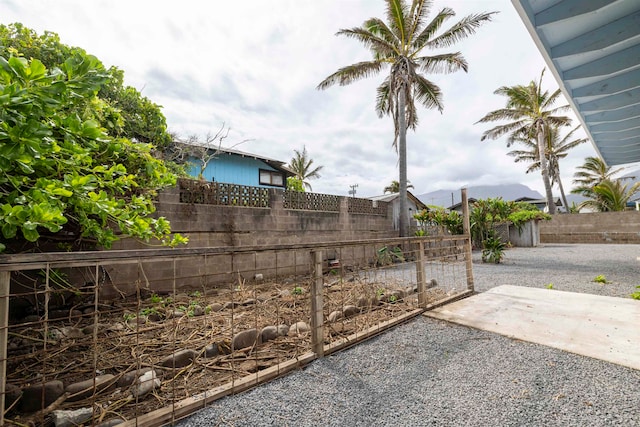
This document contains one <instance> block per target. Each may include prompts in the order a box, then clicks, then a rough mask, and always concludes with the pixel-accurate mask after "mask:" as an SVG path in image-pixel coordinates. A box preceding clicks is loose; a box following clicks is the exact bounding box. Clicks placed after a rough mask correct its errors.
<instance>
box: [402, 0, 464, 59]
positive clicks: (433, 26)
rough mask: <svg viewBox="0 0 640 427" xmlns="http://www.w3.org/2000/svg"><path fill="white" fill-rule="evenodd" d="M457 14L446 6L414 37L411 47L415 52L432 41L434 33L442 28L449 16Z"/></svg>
mask: <svg viewBox="0 0 640 427" xmlns="http://www.w3.org/2000/svg"><path fill="white" fill-rule="evenodd" d="M454 16H456V13H455V12H454V11H453V9H450V8H448V7H445V8H444V9H442V10H441V11H440V12H438V14H437V15H436V16H435V17H434V18H433V19H432V20H431V22H429V24H427V26H426V27H425V28H424V29H423V30H422V31H421V32H420V34H418V36H417V37H415V38H414V40H413V43H412V45H411V48H412V49H413V51H414V52H418V51H420V50H421V49H422V48H424V47H425V45H426V44H427V43H429V42H430V41H431V39H432V38H433V37H434V35H435V34H436V33H437V32H438V31H439V30H440V28H441V27H442V24H443V23H445V22H446V21H447V20H448V19H449V18H452V17H454Z"/></svg>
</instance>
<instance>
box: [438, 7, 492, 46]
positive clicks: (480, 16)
mask: <svg viewBox="0 0 640 427" xmlns="http://www.w3.org/2000/svg"><path fill="white" fill-rule="evenodd" d="M496 13H498V12H487V13H476V14H471V15H467V16H465V17H464V18H462V19H461V20H460V21H458V22H456V23H455V24H453V26H452V27H451V28H449V29H448V30H447V31H445V32H444V33H442V34H440V35H439V36H437V37H436V38H434V39H431V40H430V41H429V42H428V43H426V45H427V46H429V47H430V48H436V49H439V48H443V47H449V46H452V45H454V44H455V43H457V42H459V41H461V40H464V39H466V38H467V37H469V36H470V35H472V34H474V33H475V32H476V30H477V29H478V28H480V26H481V25H482V24H484V23H485V22H489V21H491V19H492V16H493V15H494V14H496Z"/></svg>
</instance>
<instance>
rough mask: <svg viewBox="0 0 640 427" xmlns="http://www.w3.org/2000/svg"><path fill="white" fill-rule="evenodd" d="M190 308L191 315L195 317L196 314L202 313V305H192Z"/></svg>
mask: <svg viewBox="0 0 640 427" xmlns="http://www.w3.org/2000/svg"><path fill="white" fill-rule="evenodd" d="M191 310H192V312H193V315H194V316H196V317H197V316H202V315H203V314H204V308H202V306H201V305H198V304H196V305H194V306H193V307H192V308H191Z"/></svg>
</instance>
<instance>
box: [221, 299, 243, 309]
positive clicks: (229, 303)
mask: <svg viewBox="0 0 640 427" xmlns="http://www.w3.org/2000/svg"><path fill="white" fill-rule="evenodd" d="M239 305H240V303H238V302H236V301H227V302H225V303H224V305H223V306H222V308H223V309H224V310H228V309H230V308H236V307H238V306H239Z"/></svg>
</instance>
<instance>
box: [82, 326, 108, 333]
mask: <svg viewBox="0 0 640 427" xmlns="http://www.w3.org/2000/svg"><path fill="white" fill-rule="evenodd" d="M104 328H105V325H103V324H102V323H98V324H97V325H96V324H95V323H92V324H91V325H87V326H85V327H84V328H82V333H83V334H85V335H93V331H94V329H97V330H98V335H100V334H102V333H103V329H104Z"/></svg>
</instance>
